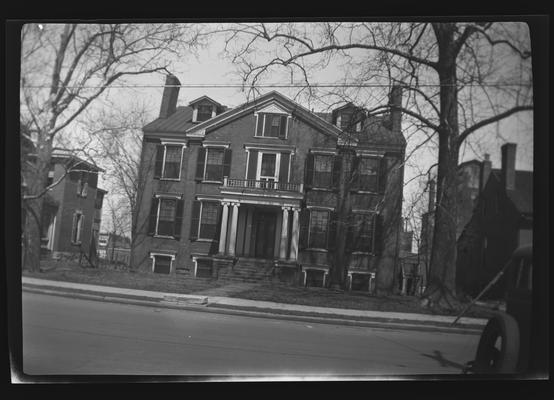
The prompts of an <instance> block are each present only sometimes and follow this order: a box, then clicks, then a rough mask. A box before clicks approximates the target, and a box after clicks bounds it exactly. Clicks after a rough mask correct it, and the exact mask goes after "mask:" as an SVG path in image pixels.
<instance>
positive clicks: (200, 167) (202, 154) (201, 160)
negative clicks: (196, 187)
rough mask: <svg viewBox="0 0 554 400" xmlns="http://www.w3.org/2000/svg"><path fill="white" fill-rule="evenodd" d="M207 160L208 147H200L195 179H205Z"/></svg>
mask: <svg viewBox="0 0 554 400" xmlns="http://www.w3.org/2000/svg"><path fill="white" fill-rule="evenodd" d="M205 162H206V149H205V148H204V147H199V148H198V158H197V159H196V176H195V179H197V180H200V181H201V180H202V179H204V166H205Z"/></svg>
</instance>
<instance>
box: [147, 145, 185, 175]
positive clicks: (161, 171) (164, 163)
mask: <svg viewBox="0 0 554 400" xmlns="http://www.w3.org/2000/svg"><path fill="white" fill-rule="evenodd" d="M182 153H183V146H181V145H158V149H157V154H156V168H155V171H154V177H155V178H162V179H180V176H181V158H182V157H181V156H182Z"/></svg>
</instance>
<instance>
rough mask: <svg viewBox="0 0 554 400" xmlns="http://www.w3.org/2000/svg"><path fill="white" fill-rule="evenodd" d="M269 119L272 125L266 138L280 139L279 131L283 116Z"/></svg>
mask: <svg viewBox="0 0 554 400" xmlns="http://www.w3.org/2000/svg"><path fill="white" fill-rule="evenodd" d="M267 118H271V125H270V129H269V132H266V133H265V136H270V137H279V131H280V129H281V116H280V115H268V116H267Z"/></svg>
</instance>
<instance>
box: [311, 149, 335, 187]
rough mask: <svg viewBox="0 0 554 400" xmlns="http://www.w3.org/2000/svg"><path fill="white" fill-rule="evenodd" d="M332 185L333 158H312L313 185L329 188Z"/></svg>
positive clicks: (328, 156)
mask: <svg viewBox="0 0 554 400" xmlns="http://www.w3.org/2000/svg"><path fill="white" fill-rule="evenodd" d="M332 184H333V156H331V155H319V154H318V155H316V156H315V158H314V178H313V185H314V186H317V187H331V186H332Z"/></svg>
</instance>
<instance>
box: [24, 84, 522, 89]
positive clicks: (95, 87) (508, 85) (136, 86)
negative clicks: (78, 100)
mask: <svg viewBox="0 0 554 400" xmlns="http://www.w3.org/2000/svg"><path fill="white" fill-rule="evenodd" d="M390 86H391V85H385V84H354V83H347V84H336V83H316V84H309V85H307V84H282V83H275V84H260V85H254V86H251V85H242V84H226V83H222V84H217V83H206V84H194V83H189V84H181V85H100V86H85V85H75V86H60V88H65V89H102V88H113V89H126V88H129V89H131V88H166V87H167V88H177V87H179V88H181V87H183V88H246V87H248V88H251V87H253V88H276V87H279V88H296V87H331V88H339V87H345V88H348V87H351V88H369V87H387V88H388V87H390ZM400 86H402V87H406V88H409V87H411V86H410V85H400ZM441 86H443V87H450V86H459V87H477V86H481V87H518V86H532V84H525V83H511V84H505V83H480V84H466V85H464V84H458V85H455V84H450V85H440V84H427V85H425V84H424V85H417V87H441ZM23 88H24V89H25V88H27V89H41V88H42V89H50V86H45V85H25V86H23Z"/></svg>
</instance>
